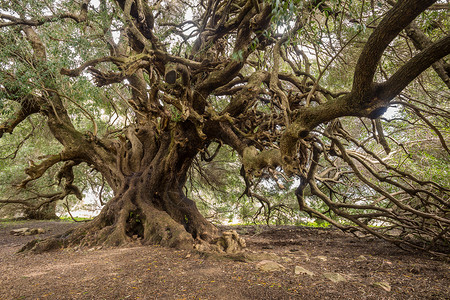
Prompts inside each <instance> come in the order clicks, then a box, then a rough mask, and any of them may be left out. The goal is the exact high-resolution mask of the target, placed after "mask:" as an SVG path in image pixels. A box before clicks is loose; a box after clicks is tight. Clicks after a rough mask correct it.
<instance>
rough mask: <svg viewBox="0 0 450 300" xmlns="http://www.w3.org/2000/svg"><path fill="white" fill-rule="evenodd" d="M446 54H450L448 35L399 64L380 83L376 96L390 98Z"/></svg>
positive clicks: (449, 36)
mask: <svg viewBox="0 0 450 300" xmlns="http://www.w3.org/2000/svg"><path fill="white" fill-rule="evenodd" d="M448 54H450V35H447V36H446V37H444V38H442V39H441V40H439V41H437V42H436V43H434V44H431V45H429V46H428V47H427V48H425V49H424V50H423V51H422V52H420V53H419V54H417V55H416V56H414V57H413V58H411V59H410V60H409V61H408V62H407V63H406V64H404V65H403V66H401V67H400V68H399V69H398V70H397V72H395V73H394V74H393V75H392V76H391V77H390V78H389V79H388V80H387V81H386V82H385V83H383V84H382V92H381V93H380V94H379V95H378V97H379V98H380V99H383V100H391V99H392V98H394V97H395V96H396V95H398V94H399V93H400V92H401V91H402V90H403V89H404V88H405V87H406V86H407V85H408V84H409V83H410V82H411V81H412V80H413V79H414V78H416V77H417V76H419V74H420V73H422V72H423V71H425V70H426V69H428V68H429V67H430V66H431V65H432V64H433V63H435V62H436V61H438V60H439V59H441V58H442V57H444V56H446V55H448Z"/></svg>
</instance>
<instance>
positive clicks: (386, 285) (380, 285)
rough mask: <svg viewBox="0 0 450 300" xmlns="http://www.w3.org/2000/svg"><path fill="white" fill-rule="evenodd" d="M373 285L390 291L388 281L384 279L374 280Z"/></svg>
mask: <svg viewBox="0 0 450 300" xmlns="http://www.w3.org/2000/svg"><path fill="white" fill-rule="evenodd" d="M373 285H374V286H378V287H380V288H382V289H383V290H385V291H386V292H390V291H391V285H390V284H389V283H387V282H386V281H381V282H375V283H374V284H373Z"/></svg>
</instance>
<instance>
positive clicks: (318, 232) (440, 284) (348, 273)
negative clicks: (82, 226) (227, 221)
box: [0, 221, 450, 300]
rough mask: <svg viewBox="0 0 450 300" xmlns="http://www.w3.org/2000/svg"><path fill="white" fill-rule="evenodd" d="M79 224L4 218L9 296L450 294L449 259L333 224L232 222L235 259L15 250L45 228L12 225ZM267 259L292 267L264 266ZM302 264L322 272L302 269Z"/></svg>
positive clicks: (0, 248)
mask: <svg viewBox="0 0 450 300" xmlns="http://www.w3.org/2000/svg"><path fill="white" fill-rule="evenodd" d="M73 226H77V224H76V223H68V222H48V221H47V222H36V221H34V222H20V223H17V222H1V223H0V299H2V300H3V299H377V300H378V299H450V287H449V286H450V268H449V267H450V265H449V263H448V262H445V261H444V260H442V259H438V258H436V257H432V256H430V255H427V254H417V253H415V254H414V253H408V252H404V251H402V250H400V249H398V248H396V247H395V246H392V245H391V244H387V243H385V242H383V241H380V240H375V239H373V238H370V237H369V238H361V239H356V238H355V237H353V236H351V235H347V234H344V233H342V232H340V231H338V230H334V229H323V228H305V227H294V226H277V227H267V226H239V227H233V229H235V230H237V231H238V232H239V233H240V234H241V235H242V236H243V237H245V239H246V241H247V246H248V248H247V254H246V255H245V256H240V257H239V256H237V257H234V260H233V259H230V258H225V257H218V256H216V255H204V254H203V255H202V254H199V253H195V252H190V251H179V250H174V249H167V248H163V247H158V246H146V247H143V246H138V245H136V246H132V247H127V248H110V249H98V248H94V249H64V250H61V251H55V252H50V253H44V254H16V252H17V251H18V250H19V249H20V248H21V247H22V246H23V245H24V244H25V243H26V242H28V241H30V240H32V239H33V238H35V237H36V236H13V235H10V233H9V232H10V231H11V229H15V228H21V227H41V228H44V229H45V230H47V233H45V234H43V235H40V236H39V237H40V238H42V237H45V236H49V235H51V234H60V233H63V232H64V231H65V230H67V229H69V228H71V227H73ZM229 228H230V227H227V229H229ZM262 260H271V261H277V262H278V263H279V264H281V265H282V266H283V267H284V268H285V269H283V270H280V271H273V272H263V271H261V270H259V269H258V267H257V266H258V263H259V262H260V261H262ZM296 266H300V267H303V268H305V269H307V270H308V271H311V272H313V273H314V274H313V275H311V276H310V275H307V274H295V273H296V272H295V267H296ZM297 273H298V272H297ZM327 273H339V274H340V275H341V277H340V278H341V279H343V280H344V281H340V282H337V283H335V282H332V281H331V280H330V279H328V278H326V277H325V276H324V274H327ZM380 283H382V284H380Z"/></svg>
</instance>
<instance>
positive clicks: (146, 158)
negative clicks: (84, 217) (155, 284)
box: [0, 0, 450, 251]
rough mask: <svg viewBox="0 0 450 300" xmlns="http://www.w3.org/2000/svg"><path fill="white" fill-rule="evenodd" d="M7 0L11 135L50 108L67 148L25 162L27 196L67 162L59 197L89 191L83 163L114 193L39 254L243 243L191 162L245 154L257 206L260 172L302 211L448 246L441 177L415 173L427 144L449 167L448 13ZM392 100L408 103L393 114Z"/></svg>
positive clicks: (383, 7)
mask: <svg viewBox="0 0 450 300" xmlns="http://www.w3.org/2000/svg"><path fill="white" fill-rule="evenodd" d="M1 3H2V6H1V12H0V28H1V38H0V44H1V47H2V53H1V59H2V60H1V63H0V72H1V73H0V74H1V82H0V89H1V101H2V109H3V110H5V109H8V110H9V111H10V113H9V114H8V115H5V116H6V117H5V116H4V117H3V119H2V124H1V125H0V137H2V136H5V133H10V134H13V133H14V132H13V131H14V129H15V128H16V127H20V126H21V124H22V123H23V122H24V121H25V120H27V119H30V118H33V117H36V116H38V117H39V118H41V119H44V120H45V121H46V123H47V126H48V130H49V132H50V133H51V135H52V136H53V137H54V138H55V139H56V140H57V141H58V142H59V143H60V145H61V148H60V151H59V152H58V153H49V154H48V155H46V156H42V157H40V160H39V161H36V162H35V163H32V164H30V166H29V167H28V168H27V169H26V170H25V173H26V174H27V178H25V179H24V180H23V181H22V182H21V183H20V184H19V185H18V186H19V188H24V187H26V186H27V184H30V183H31V182H33V181H35V180H38V179H39V178H40V177H41V176H42V175H43V174H44V173H45V172H46V171H47V170H49V169H50V168H52V167H54V166H58V167H60V171H59V172H58V176H57V179H58V181H59V182H60V184H61V188H62V192H61V194H60V195H59V197H60V198H59V199H61V197H65V196H67V195H69V194H79V189H78V188H77V187H76V186H75V185H74V172H73V169H74V168H76V167H77V166H78V165H80V164H87V165H88V166H89V167H90V168H92V169H93V170H96V171H98V172H99V173H101V175H102V176H103V178H104V179H105V181H106V182H107V184H108V185H109V186H110V188H111V189H112V191H113V192H114V197H113V198H112V199H111V200H110V201H109V202H108V203H107V204H106V206H105V207H104V209H103V210H102V212H101V213H100V215H99V216H97V217H96V218H95V219H94V220H93V221H92V222H89V223H87V224H85V225H83V226H81V227H79V228H77V229H76V230H74V231H72V232H70V233H68V234H66V235H65V236H64V237H60V238H59V239H53V240H49V241H46V242H43V243H40V244H37V245H36V247H48V246H55V245H61V244H64V245H70V244H74V243H81V244H84V245H94V244H109V245H120V244H123V243H127V242H130V241H131V240H132V239H133V237H134V238H136V237H138V238H140V239H141V241H142V242H143V243H159V244H162V245H168V246H173V247H182V248H192V247H197V248H199V249H206V248H215V249H222V250H225V251H231V249H236V248H237V247H239V246H242V241H241V240H240V239H239V238H238V237H236V236H232V237H231V236H229V235H227V236H225V237H224V238H222V239H219V238H218V237H219V233H218V230H217V228H216V227H215V226H213V225H212V224H211V223H209V222H208V221H207V220H206V219H205V218H204V217H203V216H202V215H201V214H200V213H199V211H198V210H197V207H196V205H195V202H194V201H192V200H191V199H189V198H188V197H187V196H186V194H185V190H184V186H185V183H186V180H187V172H188V170H189V169H190V167H191V166H192V164H193V161H194V159H198V158H200V159H203V160H204V161H206V162H208V161H211V160H213V159H214V157H215V153H217V151H218V149H219V148H221V147H223V146H224V145H225V146H226V147H227V149H230V151H235V152H236V153H237V154H238V155H239V157H240V158H241V163H242V168H241V175H242V176H243V178H244V179H245V182H246V185H247V188H246V189H245V191H244V193H245V194H246V195H247V196H249V197H258V195H255V194H254V193H253V192H252V183H253V182H254V180H255V179H256V178H258V177H264V176H265V177H267V176H269V177H273V178H277V179H276V180H277V181H283V180H293V179H296V180H297V182H298V183H299V186H298V188H297V191H296V196H297V200H298V205H299V207H300V210H303V211H305V212H307V213H308V214H310V215H311V216H313V217H317V218H321V219H324V220H326V221H328V222H330V223H332V224H333V225H335V226H336V227H338V228H340V229H342V230H345V231H350V232H355V233H357V232H360V233H361V232H362V233H370V234H374V235H376V236H378V237H380V238H383V239H386V240H388V241H391V242H393V243H396V244H399V245H403V246H410V247H414V248H419V249H430V250H435V249H437V250H439V249H442V246H448V239H449V225H450V218H449V212H450V210H449V206H450V203H449V192H450V189H449V185H448V177H447V178H446V177H445V170H441V172H442V176H440V177H439V178H431V177H430V176H429V175H430V174H428V173H427V172H422V170H423V166H426V165H427V164H426V163H423V161H420V163H417V164H416V165H415V167H414V168H411V169H410V168H408V166H409V165H410V164H412V163H413V162H410V161H408V159H409V158H410V157H413V156H414V155H413V154H415V155H419V154H420V149H421V148H420V147H422V148H423V147H426V148H425V149H426V150H427V151H434V152H433V153H434V156H433V155H431V154H430V155H431V156H433V158H435V160H434V161H439V162H444V163H443V165H444V166H445V165H446V164H445V162H446V161H447V162H448V154H449V153H450V151H449V149H448V146H447V143H446V140H447V138H448V134H449V131H448V130H449V123H448V122H449V121H448V120H449V116H450V115H449V112H448V105H449V102H448V96H449V93H448V86H449V72H450V68H449V64H448V62H447V61H446V59H448V57H446V56H447V55H448V54H449V53H450V36H449V35H448V19H447V18H446V17H445V15H446V13H448V6H447V5H445V4H441V3H440V2H437V1H433V0H399V1H351V2H350V1H314V0H311V1H302V0H291V1H278V0H277V1H270V0H242V1H241V0H238V1H222V0H205V1H190V0H187V1H177V0H173V1H156V0H155V1H146V0H116V1H112V0H111V1H106V0H100V1H89V0H79V1H45V2H42V3H35V2H33V1H27V0H15V1H2V2H1ZM430 67H432V68H430ZM393 104H395V105H397V106H400V107H402V108H404V109H403V110H401V111H399V113H398V116H397V117H395V118H392V119H383V113H385V111H386V110H387V108H388V107H389V106H390V105H393ZM383 127H385V128H383ZM386 128H387V129H386ZM414 133H416V134H417V137H415V136H413V134H414ZM419 140H421V141H419ZM418 149H419V150H418ZM380 150H382V151H380ZM428 153H430V152H428ZM421 159H426V157H424V158H421ZM415 161H416V162H417V160H415ZM432 163H433V160H432V161H431V162H430V163H429V164H428V166H431V164H432ZM435 169H437V168H434V169H432V168H431V167H430V170H433V171H435ZM280 187H282V184H281V183H280ZM258 200H260V201H261V203H262V204H264V205H266V206H268V207H269V208H270V199H265V198H262V199H261V198H258ZM313 200H314V201H321V202H322V203H324V204H325V206H322V207H326V209H324V210H321V209H317V208H314V207H312V206H311V205H310V203H312V202H311V201H313ZM331 216H338V217H339V218H332V217H331ZM336 220H338V221H336ZM232 239H234V240H235V244H233V243H232V242H231V240H232ZM239 244H240V245H239Z"/></svg>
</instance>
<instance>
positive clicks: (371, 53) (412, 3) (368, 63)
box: [352, 0, 436, 102]
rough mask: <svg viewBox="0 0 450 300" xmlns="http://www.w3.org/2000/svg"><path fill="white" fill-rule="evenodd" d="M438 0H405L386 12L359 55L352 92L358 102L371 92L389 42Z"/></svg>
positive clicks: (362, 100)
mask: <svg viewBox="0 0 450 300" xmlns="http://www.w3.org/2000/svg"><path fill="white" fill-rule="evenodd" d="M434 2H436V0H405V1H398V2H397V4H396V5H395V6H394V7H393V8H392V9H391V10H390V11H389V12H388V13H387V14H386V16H385V17H384V18H383V20H382V21H381V22H380V24H379V25H378V27H377V28H376V29H375V30H374V31H373V33H372V34H371V35H370V37H369V39H368V40H367V42H366V43H365V45H364V48H363V50H362V52H361V54H360V56H359V59H358V62H357V64H356V68H355V75H354V79H353V87H352V93H355V96H356V97H357V99H358V102H364V101H367V100H370V99H365V97H367V96H368V92H370V89H371V86H372V82H373V78H374V75H375V71H376V69H377V66H378V63H379V61H380V59H381V56H382V55H383V52H384V51H385V49H386V47H387V46H388V45H389V43H390V42H391V41H392V40H393V39H394V38H395V37H396V36H397V35H398V34H399V33H400V32H401V31H402V30H403V29H404V28H405V27H406V26H407V25H408V24H409V23H411V22H412V21H413V20H414V19H415V18H416V17H417V16H418V15H419V14H420V13H422V12H423V11H424V10H425V9H426V8H427V7H429V6H430V5H431V4H433V3H434Z"/></svg>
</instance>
